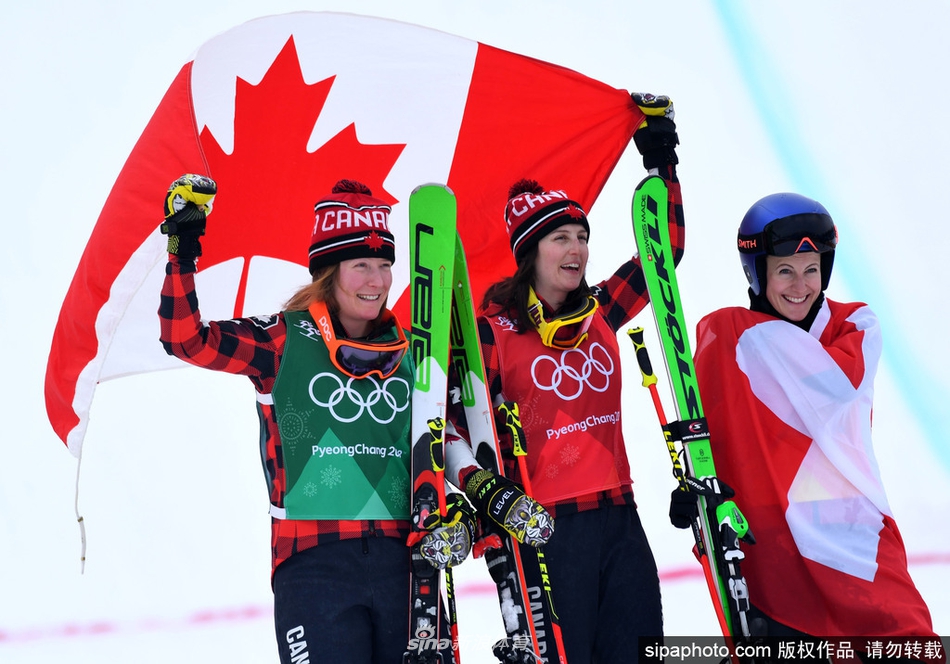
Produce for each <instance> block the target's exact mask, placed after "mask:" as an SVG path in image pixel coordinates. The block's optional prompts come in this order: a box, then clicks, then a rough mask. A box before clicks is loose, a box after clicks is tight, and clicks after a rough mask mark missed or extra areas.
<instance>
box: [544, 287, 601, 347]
mask: <svg viewBox="0 0 950 664" xmlns="http://www.w3.org/2000/svg"><path fill="white" fill-rule="evenodd" d="M599 306H600V304H599V303H598V302H597V299H596V298H595V297H594V296H593V295H588V296H587V297H586V298H584V300H583V302H581V304H580V306H578V307H577V308H576V309H574V310H572V311H568V312H565V313H561V314H558V315H557V316H555V317H554V318H552V319H551V320H546V319H545V317H544V306H543V305H542V304H541V300H540V299H538V295H537V293H535V292H534V288H530V287H529V289H528V315H529V316H530V317H531V322H532V323H534V325H535V327H537V328H538V334H540V335H541V342H542V343H543V344H544V345H545V346H547V347H548V348H559V349H561V350H569V349H572V348H577V347H578V346H580V345H581V344H582V343H584V340H585V339H586V338H587V330H588V329H590V324H591V323H592V322H593V320H594V312H595V311H597V307H599Z"/></svg>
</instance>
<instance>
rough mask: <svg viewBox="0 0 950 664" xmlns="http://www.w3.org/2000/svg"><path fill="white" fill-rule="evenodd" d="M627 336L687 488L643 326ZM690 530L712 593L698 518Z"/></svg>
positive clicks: (722, 619)
mask: <svg viewBox="0 0 950 664" xmlns="http://www.w3.org/2000/svg"><path fill="white" fill-rule="evenodd" d="M627 335H628V336H629V337H630V341H632V342H633V347H634V349H635V350H636V356H637V365H638V366H639V367H640V374H641V375H642V376H643V387H646V388H647V389H649V390H650V396H651V397H652V398H653V406H654V408H655V409H656V416H657V418H658V419H659V420H660V428H661V429H662V430H663V437H664V438H665V439H666V448H667V450H668V451H669V453H670V459H671V460H672V461H673V477H675V478H676V481H677V483H678V484H679V490H680V491H689V490H690V485H689V483H688V481H687V478H686V473H685V472H683V465H682V464H681V463H680V457H679V452H678V451H677V449H676V442H675V441H674V439H673V432H672V431H671V430H670V426H669V423H668V422H667V419H666V414H665V413H664V411H663V403H662V401H660V394H659V390H658V389H657V387H656V383H657V378H656V374H655V373H654V371H653V364H652V363H651V362H650V354H649V353H648V352H647V347H646V343H644V340H643V328H642V327H637V328H634V329H632V330H627ZM691 529H692V531H693V540H694V541H695V542H696V552H697V554H698V557H699V563H700V564H701V565H702V567H703V576H705V577H706V585H707V586H708V587H709V588H710V589H711V590H712V591H713V593H714V594H715V592H716V590H715V588H716V583H715V581H714V580H713V572H712V566H711V565H710V563H709V552H708V551H707V550H706V545H705V544H704V543H703V536H702V533H701V532H700V529H699V523H698V520H696V519H694V520H693V523H692V526H691ZM713 608H714V609H715V610H716V619H717V620H718V621H719V627H720V628H721V629H722V633H723V634H731V633H732V631H731V630H730V629H729V621H728V620H727V619H726V614H725V611H724V610H723V607H722V604H720V603H719V602H713ZM734 661H735V664H738V660H734Z"/></svg>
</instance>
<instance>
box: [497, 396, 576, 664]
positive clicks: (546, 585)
mask: <svg viewBox="0 0 950 664" xmlns="http://www.w3.org/2000/svg"><path fill="white" fill-rule="evenodd" d="M498 411H499V412H500V413H502V414H503V415H504V416H505V426H507V427H508V431H509V432H510V433H511V444H512V447H513V449H514V453H515V459H516V460H517V462H518V470H519V471H520V473H521V483H522V485H523V486H524V490H525V493H526V494H527V495H528V496H531V495H532V491H531V478H530V476H529V475H528V441H527V439H526V438H525V435H524V427H522V426H521V413H520V411H519V410H518V404H517V403H515V402H514V401H505V402H503V403H502V404H501V405H500V406H498ZM535 552H536V553H537V555H538V567H540V569H541V581H542V584H543V589H544V594H545V596H546V597H547V602H548V607H549V608H550V610H551V633H552V634H553V635H554V641H555V642H556V643H557V649H558V652H559V653H561V661H560V664H567V657H566V655H565V654H564V653H565V650H564V638H563V637H562V635H561V625H560V622H559V621H558V617H557V611H555V608H554V597H553V593H552V592H551V584H550V582H549V577H548V565H547V561H546V560H545V558H544V550H543V547H540V546H539V547H537V548H535Z"/></svg>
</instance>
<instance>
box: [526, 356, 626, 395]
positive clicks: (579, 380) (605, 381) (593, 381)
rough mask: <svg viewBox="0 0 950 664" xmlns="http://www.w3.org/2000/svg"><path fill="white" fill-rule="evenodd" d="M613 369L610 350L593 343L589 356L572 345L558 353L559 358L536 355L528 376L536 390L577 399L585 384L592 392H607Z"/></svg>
mask: <svg viewBox="0 0 950 664" xmlns="http://www.w3.org/2000/svg"><path fill="white" fill-rule="evenodd" d="M549 365H550V366H551V367H553V368H550V367H549ZM578 365H579V366H578ZM613 372H614V361H613V359H612V358H611V357H610V353H608V352H607V349H606V348H604V347H603V346H602V345H601V344H599V343H596V342H595V343H592V344H591V345H590V356H588V355H587V354H586V353H585V352H584V351H583V350H581V349H580V348H571V349H569V350H565V351H562V352H561V357H560V360H558V359H556V358H554V357H551V356H550V355H539V356H538V357H536V358H535V359H534V362H532V363H531V379H532V380H533V381H534V384H535V385H536V386H537V387H538V389H541V390H545V391H547V392H554V393H555V394H556V395H558V396H559V397H561V399H562V400H564V401H573V400H574V399H576V398H578V397H579V396H580V395H581V393H583V391H584V386H585V385H586V386H587V387H589V388H590V389H592V390H594V391H595V392H606V391H607V388H608V387H610V376H611V374H613ZM562 387H564V388H565V390H564V391H562V389H561V388H562Z"/></svg>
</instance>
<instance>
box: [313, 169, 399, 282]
mask: <svg viewBox="0 0 950 664" xmlns="http://www.w3.org/2000/svg"><path fill="white" fill-rule="evenodd" d="M313 211H314V215H315V217H316V220H315V222H314V225H313V234H312V236H311V239H310V254H309V267H310V273H311V274H313V273H314V271H315V270H316V269H317V268H320V267H324V266H326V265H333V264H334V263H339V262H340V261H345V260H349V259H351V258H386V259H388V260H390V261H393V262H395V260H396V243H395V240H394V238H393V234H392V233H391V232H390V231H389V213H390V212H391V211H392V208H391V207H390V206H389V205H387V204H386V203H385V202H384V201H381V200H380V199H378V198H374V197H373V192H372V191H370V189H369V187H367V186H366V185H365V184H363V183H362V182H357V181H356V180H340V181H339V182H337V183H336V184H335V185H334V186H333V189H332V190H331V193H330V195H329V196H327V197H326V198H323V199H321V200H320V201H318V202H317V203H316V204H315V205H314V206H313Z"/></svg>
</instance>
